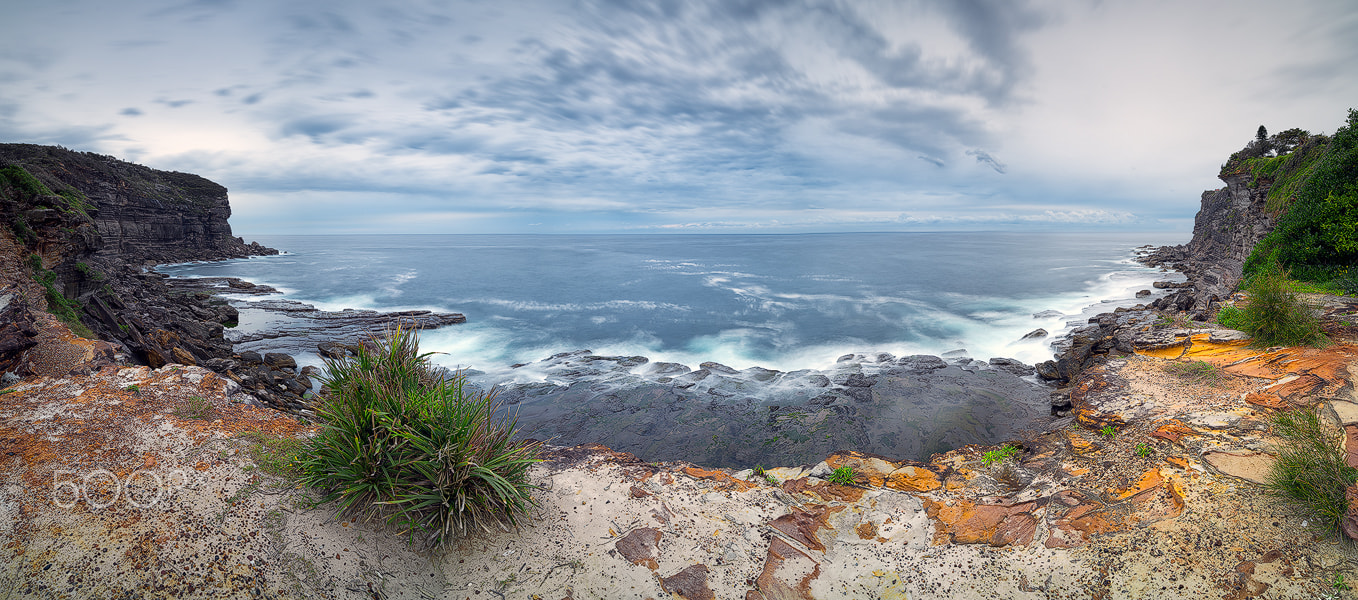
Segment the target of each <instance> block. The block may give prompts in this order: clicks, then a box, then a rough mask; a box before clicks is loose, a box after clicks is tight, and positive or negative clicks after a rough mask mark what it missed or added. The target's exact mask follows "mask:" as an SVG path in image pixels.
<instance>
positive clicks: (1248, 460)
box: [1202, 452, 1274, 484]
mask: <svg viewBox="0 0 1358 600" xmlns="http://www.w3.org/2000/svg"><path fill="white" fill-rule="evenodd" d="M1202 459H1203V460H1204V461H1206V462H1207V464H1209V465H1211V466H1212V468H1214V469H1216V470H1217V471H1219V472H1221V473H1223V474H1225V475H1230V476H1231V477H1238V478H1240V479H1244V480H1246V481H1253V482H1254V483H1260V484H1263V483H1268V470H1269V468H1270V467H1272V466H1273V460H1274V459H1273V456H1272V455H1270V454H1265V453H1262V452H1208V453H1207V454H1204V455H1202Z"/></svg>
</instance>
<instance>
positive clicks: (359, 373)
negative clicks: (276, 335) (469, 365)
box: [301, 323, 541, 546]
mask: <svg viewBox="0 0 1358 600" xmlns="http://www.w3.org/2000/svg"><path fill="white" fill-rule="evenodd" d="M431 354H433V353H430V352H426V353H420V351H419V333H418V331H417V330H416V329H414V328H411V327H409V326H406V325H404V324H399V323H398V324H397V325H396V326H395V327H393V328H392V329H390V330H388V331H387V334H386V336H385V338H383V339H380V340H374V343H372V344H365V345H363V346H362V347H360V349H359V350H358V352H357V353H356V355H355V356H344V357H341V358H329V357H327V358H325V370H326V372H325V374H324V375H323V376H322V377H321V381H322V388H323V391H324V394H323V396H324V399H323V401H322V404H321V406H320V407H319V410H318V411H317V414H318V416H320V417H321V419H322V420H323V426H322V430H321V432H320V433H319V434H318V435H317V436H316V437H315V438H313V439H312V440H311V442H310V443H309V444H308V447H307V449H306V452H305V453H304V458H303V459H302V464H301V470H302V473H303V475H302V481H303V483H305V484H307V485H310V486H313V487H316V488H319V489H321V490H323V491H325V493H326V495H325V497H324V501H327V502H328V501H335V502H337V503H338V504H339V506H340V508H341V509H342V512H343V513H345V514H350V515H355V516H358V517H360V518H385V519H386V520H387V522H389V523H390V524H392V525H395V526H396V527H398V528H400V529H401V530H402V531H403V532H405V533H407V534H409V536H410V540H411V542H412V543H414V542H416V541H420V542H423V543H425V544H428V545H431V546H433V545H441V544H443V543H444V542H446V541H448V540H450V539H452V538H455V537H459V536H462V535H466V534H467V533H470V532H472V531H475V530H490V529H491V528H493V527H499V528H503V529H508V528H510V527H518V526H519V524H520V523H522V521H523V519H524V518H526V516H527V515H528V511H529V510H530V509H531V508H532V507H533V506H535V505H536V501H535V500H534V499H533V497H532V490H533V489H534V487H535V486H533V485H532V484H531V483H530V482H529V480H528V468H529V466H530V465H532V464H533V463H535V462H538V461H539V459H538V453H539V452H540V450H541V444H540V443H538V442H529V441H522V440H516V439H515V429H516V425H517V418H516V416H514V415H507V416H504V417H497V414H499V412H500V406H501V405H500V402H499V401H497V400H496V398H495V394H494V392H491V393H481V392H470V391H467V390H465V389H464V383H465V379H464V378H463V376H462V375H461V374H460V373H458V374H455V375H453V376H452V377H443V376H441V375H440V374H438V373H436V372H435V371H434V369H433V368H431V365H430V362H429V356H430V355H431Z"/></svg>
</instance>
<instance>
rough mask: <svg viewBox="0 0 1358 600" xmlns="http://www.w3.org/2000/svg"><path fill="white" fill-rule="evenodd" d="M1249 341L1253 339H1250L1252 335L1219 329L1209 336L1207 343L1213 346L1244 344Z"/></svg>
mask: <svg viewBox="0 0 1358 600" xmlns="http://www.w3.org/2000/svg"><path fill="white" fill-rule="evenodd" d="M1249 339H1252V338H1251V337H1250V334H1248V333H1245V332H1243V331H1236V330H1234V329H1217V330H1214V331H1213V332H1212V333H1211V334H1209V337H1208V338H1207V341H1209V342H1211V343H1213V344H1226V343H1230V342H1243V341H1247V340H1249Z"/></svg>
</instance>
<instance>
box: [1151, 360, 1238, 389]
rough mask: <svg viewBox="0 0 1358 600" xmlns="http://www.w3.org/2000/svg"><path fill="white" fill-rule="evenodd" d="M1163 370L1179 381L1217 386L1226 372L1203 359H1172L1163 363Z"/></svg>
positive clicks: (1223, 378) (1224, 377) (1224, 378)
mask: <svg viewBox="0 0 1358 600" xmlns="http://www.w3.org/2000/svg"><path fill="white" fill-rule="evenodd" d="M1164 369H1165V372H1166V373H1169V374H1170V375H1173V376H1174V377H1176V378H1178V379H1179V380H1180V381H1184V382H1186V383H1191V384H1196V385H1210V386H1219V385H1221V383H1222V382H1223V381H1225V380H1226V373H1225V372H1224V371H1222V370H1221V369H1218V368H1216V367H1215V366H1212V363H1209V362H1207V361H1204V360H1190V361H1177V360H1176V361H1172V362H1169V363H1166V364H1165V367H1164Z"/></svg>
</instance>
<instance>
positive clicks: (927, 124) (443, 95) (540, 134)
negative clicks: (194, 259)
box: [0, 0, 1358, 235]
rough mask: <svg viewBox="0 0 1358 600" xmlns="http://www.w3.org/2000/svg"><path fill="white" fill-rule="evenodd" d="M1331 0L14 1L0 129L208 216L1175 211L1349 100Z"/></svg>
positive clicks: (951, 217) (1348, 48)
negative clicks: (1244, 154)
mask: <svg viewBox="0 0 1358 600" xmlns="http://www.w3.org/2000/svg"><path fill="white" fill-rule="evenodd" d="M1355 31H1358V4H1356V3H1354V2H1353V1H1352V0H1331V1H1319V0H1311V1H1297V2H1277V1H1276V0H1269V1H1257V0H1219V1H1188V2H1185V1H1183V0H1172V1H1160V0H1136V1H1135V2H1132V1H1125V2H1121V1H1119V2H1114V1H1102V2H1100V1H1084V2H1081V1H1076V0H1059V1H1058V0H1051V1H1033V2H1026V1H1021V0H994V1H985V0H920V1H915V0H897V1H887V2H874V1H866V0H865V1H820V0H787V1H780V0H769V1H761V0H659V1H643V0H638V1H623V0H583V1H578V2H577V1H572V0H554V1H541V2H538V1H523V2H516V1H512V0H500V1H489V2H482V1H474V0H454V1H395V2H369V1H363V0H359V1H347V0H322V1H309V0H297V1H288V2H277V1H257V2H252V1H244V0H242V1H236V0H191V1H188V2H183V1H179V0H174V1H163V2H162V1H154V0H130V1H121V0H120V1H118V2H109V1H107V0H45V1H41V2H38V1H23V2H14V3H10V5H9V6H8V7H7V9H6V18H5V20H4V21H3V22H0V142H28V143H41V144H60V145H62V146H65V147H67V148H72V149H76V150H83V151H91V152H97V153H101V154H110V155H113V156H116V157H118V158H121V159H124V160H128V161H132V162H137V163H141V164H145V165H148V166H151V167H154V168H158V169H165V170H174V171H184V172H191V173H197V174H200V175H203V176H205V177H207V178H209V179H212V180H213V181H216V182H218V183H220V184H222V185H224V186H226V187H227V188H228V189H229V190H230V198H231V204H232V207H233V217H232V219H231V222H232V226H233V228H234V229H235V231H236V232H237V233H238V234H241V233H244V234H247V235H248V234H302V233H660V232H703V233H713V232H719V233H722V232H731V233H783V232H833V231H912V230H929V231H937V230H1013V229H1017V230H1035V231H1047V230H1081V231H1089V230H1102V229H1119V230H1136V231H1149V230H1167V231H1183V232H1187V231H1189V230H1191V227H1192V218H1193V215H1194V214H1195V213H1196V211H1197V209H1198V206H1199V196H1200V194H1201V192H1202V191H1203V190H1206V189H1214V188H1218V187H1221V185H1222V183H1221V182H1220V181H1219V180H1217V179H1216V173H1217V171H1218V169H1219V167H1220V165H1221V164H1222V163H1223V162H1225V160H1226V158H1227V157H1228V156H1229V155H1230V154H1231V153H1232V152H1233V151H1235V150H1238V149H1240V148H1241V147H1242V146H1244V144H1245V143H1246V142H1248V141H1249V140H1250V139H1252V138H1253V136H1254V134H1255V131H1256V129H1257V128H1258V126H1259V125H1261V124H1263V125H1265V126H1266V127H1267V128H1268V129H1269V130H1270V131H1280V130H1283V129H1287V128H1292V127H1300V128H1303V129H1307V130H1309V131H1312V132H1324V133H1332V132H1333V131H1334V129H1335V128H1336V127H1338V126H1339V125H1341V124H1342V123H1343V122H1344V118H1345V115H1346V114H1347V113H1346V111H1347V109H1349V108H1358V35H1355V34H1354V32H1355Z"/></svg>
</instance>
